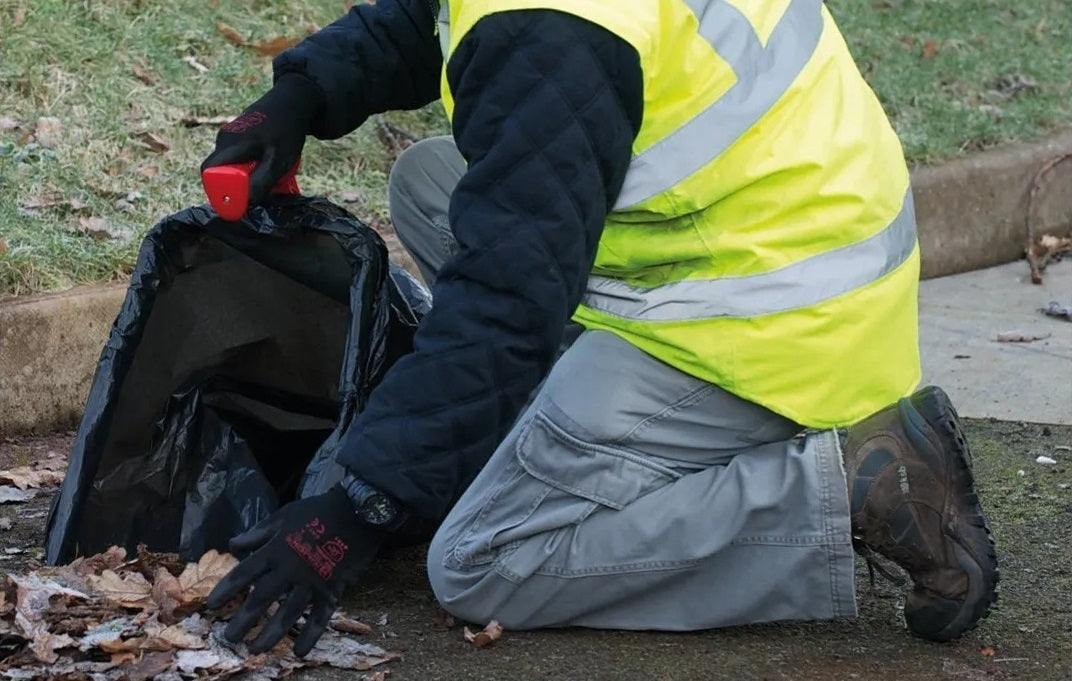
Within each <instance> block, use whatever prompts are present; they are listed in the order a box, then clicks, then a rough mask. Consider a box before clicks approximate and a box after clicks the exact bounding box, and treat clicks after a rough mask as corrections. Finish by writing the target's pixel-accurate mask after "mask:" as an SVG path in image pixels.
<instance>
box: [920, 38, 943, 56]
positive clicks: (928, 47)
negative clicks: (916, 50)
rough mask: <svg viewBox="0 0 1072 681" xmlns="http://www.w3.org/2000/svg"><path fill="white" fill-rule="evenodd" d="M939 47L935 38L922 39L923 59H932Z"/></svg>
mask: <svg viewBox="0 0 1072 681" xmlns="http://www.w3.org/2000/svg"><path fill="white" fill-rule="evenodd" d="M939 49H940V45H939V43H938V41H937V40H924V41H923V58H924V59H933V58H934V56H935V55H936V54H938V50H939Z"/></svg>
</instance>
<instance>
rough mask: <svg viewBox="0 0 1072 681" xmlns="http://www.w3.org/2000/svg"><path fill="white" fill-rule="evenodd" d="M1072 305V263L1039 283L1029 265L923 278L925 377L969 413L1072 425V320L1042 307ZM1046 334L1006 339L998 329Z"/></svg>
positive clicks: (1057, 265) (964, 413)
mask: <svg viewBox="0 0 1072 681" xmlns="http://www.w3.org/2000/svg"><path fill="white" fill-rule="evenodd" d="M1051 300H1056V301H1058V302H1060V303H1061V304H1062V305H1070V304H1072V261H1065V262H1059V263H1055V264H1052V265H1050V267H1049V268H1047V270H1046V271H1045V272H1044V273H1043V284H1042V285H1041V286H1036V285H1033V284H1032V283H1031V281H1030V279H1029V277H1028V268H1027V263H1026V262H1024V261H1018V262H1013V263H1009V264H1007V265H999V266H997V267H991V268H989V269H985V270H978V271H975V272H967V273H964V274H956V275H953V276H949V277H941V278H939V279H929V280H927V281H923V282H921V283H920V294H919V324H920V345H921V351H922V354H923V378H924V381H925V382H927V383H933V384H936V385H940V386H942V388H944V389H945V390H946V392H948V393H949V395H950V397H952V399H953V403H954V404H955V405H956V406H957V410H958V411H959V412H960V414H961V415H962V416H967V417H974V418H984V417H994V418H999V419H1004V420H1010V421H1028V422H1034V423H1060V424H1072V322H1068V321H1065V320H1063V319H1059V318H1056V317H1047V316H1045V315H1043V314H1042V313H1041V312H1039V311H1038V308H1040V307H1042V306H1044V305H1046V304H1047V303H1048V302H1049V301H1051ZM1010 331H1019V332H1025V333H1026V334H1031V335H1036V336H1047V337H1046V338H1043V339H1040V340H1036V341H1032V342H1027V343H1006V342H998V341H997V337H998V334H1000V333H1004V332H1010Z"/></svg>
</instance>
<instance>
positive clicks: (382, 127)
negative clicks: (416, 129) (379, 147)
mask: <svg viewBox="0 0 1072 681" xmlns="http://www.w3.org/2000/svg"><path fill="white" fill-rule="evenodd" d="M376 133H377V135H378V136H379V138H380V141H381V142H383V144H384V146H386V147H387V149H388V151H389V152H390V153H391V156H392V157H393V158H398V155H399V154H401V153H402V152H403V151H405V150H406V149H407V148H408V147H410V146H412V145H413V144H414V143H415V142H417V137H416V136H415V135H414V134H413V133H411V132H409V131H407V130H403V129H402V128H400V127H398V126H397V125H395V124H394V123H392V122H390V121H387V120H384V119H382V118H380V119H378V120H377V121H376Z"/></svg>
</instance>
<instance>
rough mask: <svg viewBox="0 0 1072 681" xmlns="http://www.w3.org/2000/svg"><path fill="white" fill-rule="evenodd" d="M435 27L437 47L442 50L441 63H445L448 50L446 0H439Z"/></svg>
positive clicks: (448, 28)
mask: <svg viewBox="0 0 1072 681" xmlns="http://www.w3.org/2000/svg"><path fill="white" fill-rule="evenodd" d="M436 28H437V29H438V32H439V49H440V50H441V51H442V52H443V64H444V65H446V63H447V53H448V52H449V51H450V7H448V6H447V0H441V1H440V3H439V16H438V17H436Z"/></svg>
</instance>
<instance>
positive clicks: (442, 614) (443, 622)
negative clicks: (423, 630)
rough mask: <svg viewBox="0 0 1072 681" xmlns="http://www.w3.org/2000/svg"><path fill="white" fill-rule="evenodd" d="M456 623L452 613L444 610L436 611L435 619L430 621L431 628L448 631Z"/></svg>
mask: <svg viewBox="0 0 1072 681" xmlns="http://www.w3.org/2000/svg"><path fill="white" fill-rule="evenodd" d="M455 624H457V622H455V620H454V615H451V614H450V613H449V612H447V611H446V610H440V611H439V612H438V613H436V616H435V619H434V620H433V622H432V628H433V629H435V630H436V631H449V630H450V629H453V628H454V625H455Z"/></svg>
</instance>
